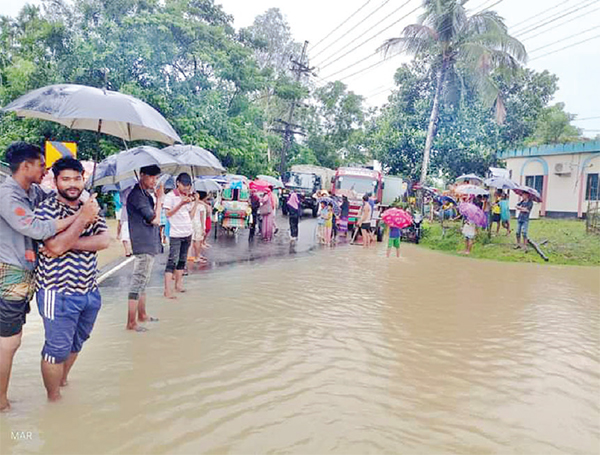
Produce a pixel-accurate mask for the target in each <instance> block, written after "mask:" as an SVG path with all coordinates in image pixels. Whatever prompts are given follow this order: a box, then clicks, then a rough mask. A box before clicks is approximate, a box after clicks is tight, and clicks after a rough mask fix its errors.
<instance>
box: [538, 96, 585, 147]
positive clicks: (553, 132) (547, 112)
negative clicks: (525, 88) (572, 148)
mask: <svg viewBox="0 0 600 455" xmlns="http://www.w3.org/2000/svg"><path fill="white" fill-rule="evenodd" d="M564 109H565V104H564V103H556V104H554V105H553V106H549V107H546V108H544V109H543V110H542V112H541V115H540V116H539V117H538V119H537V123H536V128H535V131H534V132H533V135H532V136H531V137H530V138H529V139H528V141H527V145H541V144H556V143H562V142H577V141H580V140H581V130H579V129H578V128H577V127H575V126H573V125H571V121H572V120H574V119H575V116H574V115H573V114H569V113H568V112H565V110H564Z"/></svg>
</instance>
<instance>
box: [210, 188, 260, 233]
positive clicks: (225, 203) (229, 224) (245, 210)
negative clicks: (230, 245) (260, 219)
mask: <svg viewBox="0 0 600 455" xmlns="http://www.w3.org/2000/svg"><path fill="white" fill-rule="evenodd" d="M216 209H217V213H218V225H219V226H221V228H222V229H224V230H225V231H226V232H227V233H228V234H231V235H233V234H235V233H236V232H237V230H238V229H246V228H248V227H249V226H250V222H251V218H252V209H251V207H250V191H249V189H248V186H247V184H246V183H245V182H244V181H233V182H229V183H228V184H227V186H226V187H225V188H224V189H223V191H222V192H221V198H220V201H219V202H218V203H217V206H216ZM216 236H217V229H215V237H216Z"/></svg>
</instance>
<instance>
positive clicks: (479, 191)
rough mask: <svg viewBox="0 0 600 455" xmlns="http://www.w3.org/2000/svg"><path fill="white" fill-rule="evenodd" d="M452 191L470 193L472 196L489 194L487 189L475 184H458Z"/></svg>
mask: <svg viewBox="0 0 600 455" xmlns="http://www.w3.org/2000/svg"><path fill="white" fill-rule="evenodd" d="M454 191H455V192H456V193H459V194H470V195H474V196H479V195H482V196H484V195H489V194H490V192H489V191H488V190H485V189H483V188H481V187H480V186H477V185H460V186H457V187H456V188H455V189H454Z"/></svg>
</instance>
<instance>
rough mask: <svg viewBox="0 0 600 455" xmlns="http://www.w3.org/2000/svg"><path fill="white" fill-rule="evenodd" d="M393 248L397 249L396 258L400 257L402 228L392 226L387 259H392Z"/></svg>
mask: <svg viewBox="0 0 600 455" xmlns="http://www.w3.org/2000/svg"><path fill="white" fill-rule="evenodd" d="M392 248H396V257H397V258H399V257H400V228H398V227H393V226H390V232H389V239H388V247H387V252H386V253H385V255H386V257H388V258H389V257H390V253H391V252H392Z"/></svg>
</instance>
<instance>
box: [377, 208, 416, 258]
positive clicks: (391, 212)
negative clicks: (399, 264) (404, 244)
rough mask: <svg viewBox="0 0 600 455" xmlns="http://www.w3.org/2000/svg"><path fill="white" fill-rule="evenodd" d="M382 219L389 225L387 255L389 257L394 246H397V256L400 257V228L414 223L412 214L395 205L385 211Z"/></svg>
mask: <svg viewBox="0 0 600 455" xmlns="http://www.w3.org/2000/svg"><path fill="white" fill-rule="evenodd" d="M381 220H382V221H383V222H384V223H385V224H386V225H387V226H388V227H389V238H388V247H387V251H386V254H385V255H386V257H388V258H389V257H390V253H391V252H392V248H396V257H397V258H399V257H400V234H401V231H400V230H401V229H403V228H405V227H408V226H410V225H411V224H412V222H413V219H412V216H411V215H410V213H408V212H407V211H405V210H402V209H399V208H396V207H393V208H391V209H387V210H386V211H385V212H383V214H382V215H381Z"/></svg>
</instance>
